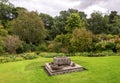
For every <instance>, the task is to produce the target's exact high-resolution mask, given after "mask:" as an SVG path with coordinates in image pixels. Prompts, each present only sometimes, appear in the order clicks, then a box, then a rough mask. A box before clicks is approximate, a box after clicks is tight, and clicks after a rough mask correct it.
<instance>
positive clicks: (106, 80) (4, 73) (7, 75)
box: [0, 56, 120, 83]
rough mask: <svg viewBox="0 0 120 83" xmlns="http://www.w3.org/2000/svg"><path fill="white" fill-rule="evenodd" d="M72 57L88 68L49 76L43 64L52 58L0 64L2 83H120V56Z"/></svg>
mask: <svg viewBox="0 0 120 83" xmlns="http://www.w3.org/2000/svg"><path fill="white" fill-rule="evenodd" d="M71 59H72V60H73V61H74V62H76V63H78V64H80V65H82V66H84V67H85V68H86V69H87V70H84V71H82V72H73V73H68V74H63V75H56V76H48V75H47V74H46V72H45V71H44V70H43V68H42V66H43V65H45V63H46V62H51V61H52V58H44V57H39V58H37V59H33V60H24V61H18V62H8V63H1V64H0V83H120V66H119V65H120V56H108V57H81V56H74V57H71Z"/></svg>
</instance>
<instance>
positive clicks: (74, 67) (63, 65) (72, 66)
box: [45, 56, 84, 75]
mask: <svg viewBox="0 0 120 83" xmlns="http://www.w3.org/2000/svg"><path fill="white" fill-rule="evenodd" d="M45 70H46V71H47V72H48V74H49V75H58V74H64V73H69V72H77V71H82V70H84V68H83V67H82V66H80V65H78V64H76V63H74V62H72V61H71V59H70V58H69V57H65V56H64V57H54V58H53V62H50V63H46V64H45Z"/></svg>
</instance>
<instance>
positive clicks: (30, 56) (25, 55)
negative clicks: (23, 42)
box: [21, 53, 38, 60]
mask: <svg viewBox="0 0 120 83" xmlns="http://www.w3.org/2000/svg"><path fill="white" fill-rule="evenodd" d="M21 56H22V57H23V58H24V59H27V60H28V59H35V58H37V57H38V55H37V54H36V53H25V54H22V55H21Z"/></svg>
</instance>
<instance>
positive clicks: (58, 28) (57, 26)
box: [51, 9, 87, 38]
mask: <svg viewBox="0 0 120 83" xmlns="http://www.w3.org/2000/svg"><path fill="white" fill-rule="evenodd" d="M72 13H78V14H79V16H80V19H82V20H83V22H85V21H86V23H85V24H87V20H86V14H85V13H84V12H81V11H78V10H76V9H68V10H64V11H60V15H59V16H56V17H55V18H54V25H53V27H52V30H51V33H52V35H53V38H55V37H56V35H58V34H66V33H67V31H66V30H65V26H66V24H67V18H68V17H69V16H70V14H72Z"/></svg>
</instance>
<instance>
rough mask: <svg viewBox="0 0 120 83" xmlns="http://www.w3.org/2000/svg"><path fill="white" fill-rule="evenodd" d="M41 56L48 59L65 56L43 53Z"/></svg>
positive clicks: (62, 54)
mask: <svg viewBox="0 0 120 83" xmlns="http://www.w3.org/2000/svg"><path fill="white" fill-rule="evenodd" d="M40 56H43V57H46V58H53V57H55V56H65V54H64V53H41V54H40Z"/></svg>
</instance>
